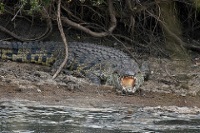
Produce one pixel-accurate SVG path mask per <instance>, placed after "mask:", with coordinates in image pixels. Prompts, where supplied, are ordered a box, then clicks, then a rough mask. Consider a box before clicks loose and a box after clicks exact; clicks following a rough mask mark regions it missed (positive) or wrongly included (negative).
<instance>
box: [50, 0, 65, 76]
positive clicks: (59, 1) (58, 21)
mask: <svg viewBox="0 0 200 133" xmlns="http://www.w3.org/2000/svg"><path fill="white" fill-rule="evenodd" d="M60 5H61V0H58V9H57V23H58V29H59V31H60V34H61V37H62V40H63V42H64V45H65V58H64V61H63V62H62V64H61V65H60V66H59V68H58V70H57V71H56V72H55V74H54V75H53V77H52V78H53V79H55V78H56V77H57V76H58V74H59V73H60V72H61V70H62V69H63V67H64V66H65V64H66V63H67V59H68V44H67V39H66V36H65V33H64V30H63V26H62V22H61V18H60Z"/></svg>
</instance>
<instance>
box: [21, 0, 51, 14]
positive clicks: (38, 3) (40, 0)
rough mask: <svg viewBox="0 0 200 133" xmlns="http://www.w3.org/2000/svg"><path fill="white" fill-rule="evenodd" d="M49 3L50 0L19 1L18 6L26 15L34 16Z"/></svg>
mask: <svg viewBox="0 0 200 133" xmlns="http://www.w3.org/2000/svg"><path fill="white" fill-rule="evenodd" d="M51 1H52V0H20V5H21V7H22V9H23V10H24V11H25V12H28V14H34V13H37V12H40V11H41V9H42V7H43V6H48V5H49V4H50V3H51ZM27 7H28V8H27Z"/></svg>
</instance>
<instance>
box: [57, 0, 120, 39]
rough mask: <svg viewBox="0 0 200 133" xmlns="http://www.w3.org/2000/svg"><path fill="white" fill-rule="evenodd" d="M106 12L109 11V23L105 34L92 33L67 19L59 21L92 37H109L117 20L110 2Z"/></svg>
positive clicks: (109, 1)
mask: <svg viewBox="0 0 200 133" xmlns="http://www.w3.org/2000/svg"><path fill="white" fill-rule="evenodd" d="M108 10H109V14H110V20H111V22H110V27H109V28H108V31H105V32H94V31H92V30H90V29H88V28H86V27H84V26H82V25H80V24H79V23H76V22H73V21H71V20H70V19H68V18H67V17H61V19H62V21H63V22H64V23H66V24H68V25H70V26H72V27H74V28H76V29H79V30H82V31H84V32H85V33H88V34H90V35H92V36H94V37H105V36H108V35H110V34H111V33H112V32H113V30H114V29H115V27H116V26H117V19H116V17H115V13H114V8H113V1H112V0H108Z"/></svg>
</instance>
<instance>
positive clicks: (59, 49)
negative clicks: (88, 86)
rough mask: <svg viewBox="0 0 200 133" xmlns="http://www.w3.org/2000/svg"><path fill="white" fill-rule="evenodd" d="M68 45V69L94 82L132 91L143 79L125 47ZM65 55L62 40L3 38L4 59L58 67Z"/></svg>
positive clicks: (1, 53)
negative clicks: (4, 39) (7, 40)
mask: <svg viewBox="0 0 200 133" xmlns="http://www.w3.org/2000/svg"><path fill="white" fill-rule="evenodd" d="M68 48H69V56H68V61H67V64H66V66H65V70H66V71H70V72H73V73H74V74H78V75H79V74H80V75H82V76H85V77H86V78H88V79H90V80H91V81H92V82H93V83H95V84H99V85H100V84H102V83H105V84H108V85H112V86H115V87H116V89H117V90H118V91H120V92H123V93H129V94H130V93H134V92H135V91H136V90H137V89H138V88H139V87H140V86H141V85H142V83H143V82H144V75H143V74H142V72H141V71H140V69H139V66H138V64H137V63H136V62H135V61H134V60H133V59H132V58H130V57H129V56H128V55H127V54H125V53H123V52H122V51H119V50H116V49H114V48H109V47H105V46H99V45H95V44H89V43H80V42H69V47H68ZM64 55H65V54H64V45H63V44H62V43H60V42H28V43H20V42H5V41H0V58H1V59H8V60H12V61H17V62H27V63H36V64H42V65H47V66H52V65H53V66H54V67H57V66H58V65H59V64H60V62H62V60H63V58H64ZM124 79H127V81H125V80H124ZM122 82H123V83H122ZM126 84H128V85H126Z"/></svg>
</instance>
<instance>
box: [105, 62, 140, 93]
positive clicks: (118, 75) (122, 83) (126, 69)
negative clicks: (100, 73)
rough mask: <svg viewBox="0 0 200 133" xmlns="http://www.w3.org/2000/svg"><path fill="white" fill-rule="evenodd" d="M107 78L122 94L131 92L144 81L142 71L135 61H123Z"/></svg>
mask: <svg viewBox="0 0 200 133" xmlns="http://www.w3.org/2000/svg"><path fill="white" fill-rule="evenodd" d="M121 64H123V65H119V66H118V67H116V69H115V71H114V72H113V73H112V74H111V76H110V78H109V83H111V85H113V86H115V87H116V89H117V91H118V92H120V93H123V94H133V93H135V92H136V90H138V89H139V87H140V86H141V85H142V84H143V82H144V76H143V73H142V72H141V71H140V69H139V67H138V64H137V63H136V62H127V61H125V62H124V61H123V62H122V63H121Z"/></svg>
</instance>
